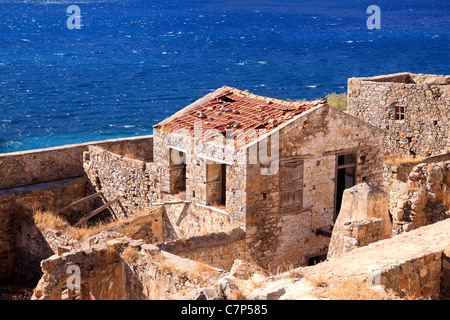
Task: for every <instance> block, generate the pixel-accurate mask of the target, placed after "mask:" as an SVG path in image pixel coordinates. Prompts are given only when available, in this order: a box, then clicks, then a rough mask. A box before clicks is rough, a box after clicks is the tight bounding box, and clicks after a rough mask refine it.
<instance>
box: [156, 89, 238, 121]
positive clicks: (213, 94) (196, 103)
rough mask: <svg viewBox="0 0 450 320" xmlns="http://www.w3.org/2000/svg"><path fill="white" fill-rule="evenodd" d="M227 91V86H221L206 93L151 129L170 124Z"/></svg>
mask: <svg viewBox="0 0 450 320" xmlns="http://www.w3.org/2000/svg"><path fill="white" fill-rule="evenodd" d="M229 89H230V87H228V86H223V87H221V88H219V89H216V90H214V91H213V92H210V93H208V94H207V95H206V96H203V97H202V98H200V99H198V100H196V101H194V102H193V103H191V104H190V105H188V106H186V107H184V108H183V109H181V110H179V111H177V112H175V113H174V114H173V115H171V116H170V117H168V118H166V119H164V120H163V121H161V122H159V123H157V124H155V125H154V126H153V128H159V127H161V126H162V125H164V124H166V123H168V122H170V121H172V120H174V119H176V118H178V117H180V116H182V115H184V114H185V113H187V112H189V111H191V110H192V109H195V108H196V107H198V106H200V105H202V104H203V103H205V102H207V101H209V100H212V99H214V98H215V97H216V96H218V95H220V94H221V93H223V92H225V91H227V90H229Z"/></svg>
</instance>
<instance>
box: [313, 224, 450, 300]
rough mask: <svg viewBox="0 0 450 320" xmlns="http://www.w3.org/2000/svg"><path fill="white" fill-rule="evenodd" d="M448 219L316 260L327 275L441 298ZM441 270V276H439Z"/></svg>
mask: <svg viewBox="0 0 450 320" xmlns="http://www.w3.org/2000/svg"><path fill="white" fill-rule="evenodd" d="M449 245H450V219H447V220H444V221H440V222H437V223H434V224H432V225H428V226H425V227H421V228H419V229H416V230H413V231H411V232H406V233H402V234H400V235H397V236H394V237H392V238H390V239H385V240H381V241H377V242H374V243H371V244H369V245H367V246H364V247H361V248H357V249H354V250H352V251H351V252H348V253H346V254H344V255H343V256H342V257H340V258H338V259H333V260H330V261H326V262H323V263H320V264H318V265H317V266H315V267H312V268H314V269H315V272H317V273H319V274H326V275H327V276H329V277H344V278H348V277H358V278H362V279H366V280H367V282H368V284H369V285H370V286H375V287H379V286H382V287H384V288H387V289H391V290H393V292H395V293H397V294H398V295H399V296H400V297H403V298H408V297H409V298H413V299H442V298H445V297H446V292H448V291H442V290H443V289H445V290H446V288H448V278H447V270H448V264H447V262H448V260H447V259H448V250H449ZM443 274H445V276H443Z"/></svg>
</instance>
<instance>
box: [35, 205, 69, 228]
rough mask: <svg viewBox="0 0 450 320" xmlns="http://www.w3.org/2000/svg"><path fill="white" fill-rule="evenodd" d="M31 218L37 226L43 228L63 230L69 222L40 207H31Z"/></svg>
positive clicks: (67, 226)
mask: <svg viewBox="0 0 450 320" xmlns="http://www.w3.org/2000/svg"><path fill="white" fill-rule="evenodd" d="M33 220H34V223H35V224H36V225H37V226H39V227H41V228H44V229H58V230H65V229H67V228H69V227H70V224H69V223H68V222H67V221H66V220H64V219H63V218H61V217H58V216H56V215H54V214H53V213H52V212H48V211H43V210H41V209H33Z"/></svg>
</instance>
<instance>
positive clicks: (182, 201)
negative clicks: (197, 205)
mask: <svg viewBox="0 0 450 320" xmlns="http://www.w3.org/2000/svg"><path fill="white" fill-rule="evenodd" d="M191 202H192V201H186V200H177V201H166V202H155V203H152V204H151V205H152V206H155V207H156V206H164V205H166V204H180V203H191Z"/></svg>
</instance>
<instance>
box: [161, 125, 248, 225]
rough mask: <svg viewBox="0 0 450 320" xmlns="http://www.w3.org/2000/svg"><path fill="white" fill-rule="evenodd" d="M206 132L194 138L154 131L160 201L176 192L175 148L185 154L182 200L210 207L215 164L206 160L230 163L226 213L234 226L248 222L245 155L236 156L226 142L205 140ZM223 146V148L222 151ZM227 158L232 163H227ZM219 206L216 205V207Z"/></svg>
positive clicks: (238, 154) (181, 133)
mask: <svg viewBox="0 0 450 320" xmlns="http://www.w3.org/2000/svg"><path fill="white" fill-rule="evenodd" d="M203 134H205V133H204V132H201V130H200V133H199V134H198V136H199V137H197V136H192V134H191V133H189V132H175V133H173V132H164V131H162V130H161V129H157V128H155V132H154V164H155V167H156V170H157V171H156V172H155V175H156V176H157V177H158V179H159V181H160V184H159V187H158V190H159V191H160V194H159V195H160V199H161V200H168V199H169V200H171V199H172V198H173V191H172V190H171V188H170V185H171V181H172V180H173V177H171V172H170V154H169V153H170V150H174V149H170V148H171V147H176V148H179V149H184V150H185V151H186V156H185V163H186V191H185V193H184V195H183V200H188V201H192V202H195V203H198V204H201V205H209V204H210V203H209V202H208V196H207V195H208V194H209V191H210V190H211V188H210V187H211V186H212V185H211V183H210V181H209V180H208V176H207V172H208V165H209V164H213V162H212V161H210V160H207V159H206V158H205V157H211V158H214V159H219V160H228V161H229V162H231V163H233V165H226V169H225V170H226V191H225V203H226V208H227V210H228V211H229V212H230V213H231V216H230V218H231V222H232V223H234V222H241V223H243V222H244V220H245V206H246V201H245V182H246V167H245V166H246V161H245V159H244V157H245V153H236V150H235V149H234V145H233V146H229V145H226V147H225V148H223V144H224V142H223V140H222V141H220V143H214V141H210V140H208V139H203ZM220 146H222V147H220ZM225 155H228V156H230V157H231V159H225V158H226V157H227V156H225ZM214 206H217V205H214Z"/></svg>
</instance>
